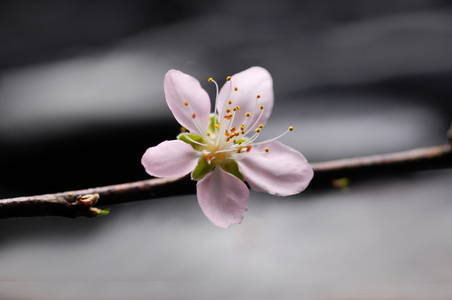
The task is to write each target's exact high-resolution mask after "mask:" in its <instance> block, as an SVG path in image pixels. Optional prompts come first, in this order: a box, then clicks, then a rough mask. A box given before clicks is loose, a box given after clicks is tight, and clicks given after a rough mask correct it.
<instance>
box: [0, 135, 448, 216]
mask: <svg viewBox="0 0 452 300" xmlns="http://www.w3.org/2000/svg"><path fill="white" fill-rule="evenodd" d="M448 138H449V143H448V144H445V145H439V146H432V147H426V148H418V149H413V150H409V151H403V152H397V153H390V154H383V155H373V156H366V157H358V158H350V159H341V160H334V161H328V162H319V163H313V164H311V166H312V168H313V170H314V174H315V175H314V179H313V182H312V183H311V186H312V185H313V184H314V185H319V184H322V183H325V182H331V180H332V179H336V178H341V177H350V176H357V175H359V176H363V175H366V174H377V173H388V172H391V173H394V172H401V171H419V170H426V169H439V168H450V167H452V150H451V148H452V127H451V129H450V130H449V131H448ZM194 192H195V185H194V184H193V182H191V180H190V178H189V176H186V177H183V178H156V179H148V180H143V181H137V182H132V183H124V184H117V185H110V186H105V187H98V188H90V189H85V190H77V191H70V192H64V193H56V194H47V195H40V196H29V197H18V198H9V199H3V200H0V219H5V218H14V217H34V216H61V217H68V218H76V217H81V216H83V217H96V216H98V215H103V214H106V213H108V211H107V210H102V209H98V208H96V207H94V206H95V205H96V204H97V205H99V206H110V205H114V204H118V203H126V202H131V201H138V200H147V199H155V198H163V197H169V196H176V195H185V194H192V193H194Z"/></svg>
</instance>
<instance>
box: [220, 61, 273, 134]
mask: <svg viewBox="0 0 452 300" xmlns="http://www.w3.org/2000/svg"><path fill="white" fill-rule="evenodd" d="M231 84H232V90H230V87H231ZM235 87H237V91H236V90H235ZM257 95H260V96H261V97H260V98H259V99H257V105H256V96H257ZM229 100H232V104H231V105H228V104H227V101H229ZM217 105H218V110H219V113H220V114H221V113H222V109H223V106H224V105H227V108H230V109H231V110H232V108H234V107H235V106H237V105H238V106H240V110H238V111H237V112H236V116H235V117H234V124H233V126H235V127H237V128H238V127H239V126H240V124H243V123H244V121H245V119H246V117H245V114H246V113H247V112H249V113H250V114H251V117H250V118H251V120H249V121H248V122H249V123H248V124H250V125H252V124H254V122H255V120H257V119H258V118H259V114H260V113H261V110H260V109H259V106H260V105H263V106H264V111H263V115H262V117H261V118H260V119H259V121H258V123H257V126H258V125H259V124H265V123H266V122H267V119H268V117H269V116H270V113H271V111H272V108H273V79H272V77H271V75H270V73H268V71H267V70H265V69H264V68H261V67H251V68H249V69H247V70H245V71H242V72H240V73H237V74H235V75H234V76H232V77H231V81H228V82H226V83H225V85H224V86H223V87H222V88H221V90H220V93H219V95H218V104H217ZM250 121H251V122H250Z"/></svg>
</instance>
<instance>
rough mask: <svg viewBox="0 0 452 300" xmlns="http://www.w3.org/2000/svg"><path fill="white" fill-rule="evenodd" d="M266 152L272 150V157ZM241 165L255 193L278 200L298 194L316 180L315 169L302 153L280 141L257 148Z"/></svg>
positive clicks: (242, 171) (241, 170)
mask: <svg viewBox="0 0 452 300" xmlns="http://www.w3.org/2000/svg"><path fill="white" fill-rule="evenodd" d="M265 148H269V152H268V153H266V152H264V149H265ZM253 152H264V153H253ZM237 163H238V164H239V170H240V172H241V173H242V174H243V177H244V178H245V180H246V181H247V182H248V184H249V185H250V187H251V188H252V189H253V190H255V191H264V192H267V193H270V194H273V195H278V196H288V195H294V194H298V193H299V192H301V191H303V190H304V189H305V188H306V187H307V186H308V184H309V182H310V181H311V179H312V177H313V176H314V172H313V171H312V168H311V166H310V165H309V163H308V162H307V161H306V158H304V156H303V155H302V154H301V153H300V152H298V151H296V150H294V149H292V148H290V147H288V146H286V145H283V144H282V143H280V142H278V141H273V142H269V143H267V144H264V145H260V146H258V147H255V148H253V149H252V150H251V151H250V153H248V154H245V155H244V158H243V159H242V160H238V161H237Z"/></svg>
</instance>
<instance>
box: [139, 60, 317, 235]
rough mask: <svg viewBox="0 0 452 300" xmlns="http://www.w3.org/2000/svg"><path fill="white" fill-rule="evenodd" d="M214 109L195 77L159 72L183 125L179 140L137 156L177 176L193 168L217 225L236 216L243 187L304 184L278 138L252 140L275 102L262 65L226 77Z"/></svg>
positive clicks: (243, 201)
mask: <svg viewBox="0 0 452 300" xmlns="http://www.w3.org/2000/svg"><path fill="white" fill-rule="evenodd" d="M226 80H227V81H226V83H225V85H224V86H223V87H222V88H221V90H220V91H219V92H218V85H217V83H216V82H215V81H213V80H212V79H211V78H210V79H209V82H213V83H214V84H215V86H216V89H217V96H216V100H215V109H214V113H213V114H210V99H209V96H208V94H207V92H206V91H205V90H204V89H203V88H202V87H201V85H200V83H199V82H198V80H196V79H195V78H193V77H191V76H190V75H187V74H184V73H182V72H181V71H177V70H170V71H169V72H168V73H167V74H166V76H165V83H164V88H165V96H166V102H167V103H168V106H169V108H170V109H171V111H172V112H173V115H174V117H175V118H176V120H177V121H178V122H179V123H180V124H181V125H182V126H183V127H185V128H186V129H187V130H188V131H189V133H188V132H183V133H181V134H180V135H179V136H178V137H177V140H172V141H164V142H162V143H160V144H159V145H157V146H155V147H151V148H149V149H148V150H147V151H146V153H145V154H144V155H143V158H142V160H141V162H142V164H143V166H144V168H145V169H146V172H147V173H149V174H150V175H152V176H155V177H182V176H184V175H186V174H188V173H190V172H191V177H192V179H194V180H199V181H198V183H197V194H198V202H199V205H200V206H201V209H202V211H203V212H204V214H205V215H206V217H207V218H208V219H209V220H210V221H211V222H212V223H213V224H214V225H216V226H219V227H223V228H227V227H229V226H230V225H231V224H237V223H241V222H242V219H243V217H244V216H245V214H246V212H247V209H248V208H247V200H248V197H249V191H248V188H247V186H246V184H245V183H244V182H243V181H244V180H246V182H247V183H248V184H249V186H250V187H251V188H252V189H254V190H256V191H264V192H268V193H270V194H273V195H279V196H288V195H293V194H297V193H299V192H301V191H303V190H304V189H305V188H306V187H307V186H308V184H309V182H310V181H311V179H312V177H313V174H314V173H313V171H312V168H311V167H310V165H309V164H308V162H307V161H306V159H305V158H304V156H303V155H302V154H301V153H300V152H298V151H296V150H294V149H292V148H290V147H288V146H285V145H283V144H282V143H280V142H278V141H276V139H278V138H279V137H281V136H282V135H284V134H285V133H287V132H289V131H292V130H293V128H292V127H289V129H288V130H287V131H286V132H285V133H283V134H282V135H280V136H278V137H276V138H274V139H271V140H269V141H265V142H256V139H257V138H258V136H259V133H260V132H261V130H262V129H263V127H264V125H265V122H266V121H267V119H268V117H269V116H270V113H271V110H272V107H273V80H272V77H271V75H270V74H269V73H268V71H267V70H265V69H263V68H261V67H252V68H249V69H247V70H245V71H243V72H240V73H238V74H235V75H234V76H232V77H228V78H227V79H226Z"/></svg>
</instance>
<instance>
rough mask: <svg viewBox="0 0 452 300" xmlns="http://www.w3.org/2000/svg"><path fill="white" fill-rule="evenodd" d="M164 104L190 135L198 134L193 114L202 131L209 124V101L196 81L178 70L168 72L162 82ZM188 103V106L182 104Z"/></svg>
mask: <svg viewBox="0 0 452 300" xmlns="http://www.w3.org/2000/svg"><path fill="white" fill-rule="evenodd" d="M164 89H165V97H166V103H168V106H169V108H170V109H171V111H172V113H173V115H174V117H175V118H176V120H177V121H178V122H179V124H181V125H182V126H184V127H185V128H187V129H188V130H189V131H190V132H191V133H195V134H196V133H198V134H199V133H200V132H199V130H198V129H197V128H196V126H195V124H194V119H193V114H195V115H196V120H197V121H198V123H199V125H200V126H201V128H202V129H203V130H206V129H207V127H208V126H209V123H210V99H209V95H208V94H207V92H206V91H205V90H204V89H203V88H202V87H201V84H200V83H199V81H198V80H196V79H195V78H193V77H192V76H190V75H187V74H185V73H182V72H181V71H178V70H169V71H168V73H166V75H165V81H164ZM185 101H188V103H189V105H188V106H186V105H185V104H184V103H185Z"/></svg>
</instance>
